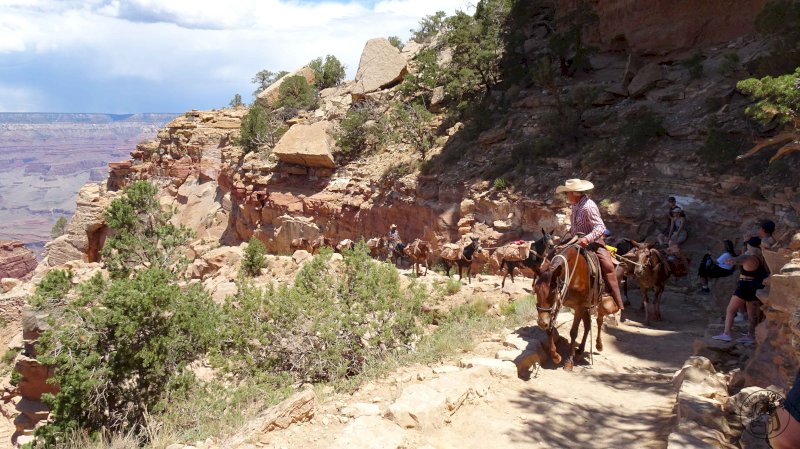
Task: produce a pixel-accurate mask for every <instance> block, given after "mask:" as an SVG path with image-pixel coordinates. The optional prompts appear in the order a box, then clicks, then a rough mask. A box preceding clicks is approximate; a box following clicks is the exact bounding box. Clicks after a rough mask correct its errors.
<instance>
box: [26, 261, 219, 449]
mask: <svg viewBox="0 0 800 449" xmlns="http://www.w3.org/2000/svg"><path fill="white" fill-rule="evenodd" d="M176 281H177V279H176V277H175V276H174V275H173V274H172V273H170V272H169V271H167V270H163V269H153V268H151V269H145V270H143V271H138V272H136V273H134V274H133V275H132V276H131V277H130V278H122V279H118V280H115V281H113V282H111V283H110V284H107V283H106V282H105V281H103V280H102V277H100V276H99V275H98V276H96V277H95V278H93V280H92V281H90V282H89V283H88V284H87V285H86V286H85V287H83V288H81V296H80V298H79V299H77V300H75V301H73V302H71V303H70V304H68V305H67V306H66V307H65V309H64V310H63V311H62V312H61V313H60V314H57V315H53V316H51V318H50V321H49V325H50V328H49V329H48V330H46V331H45V332H44V333H43V334H42V336H41V338H40V339H39V342H38V353H39V361H40V362H41V363H43V364H45V365H53V366H55V367H56V369H55V374H54V377H53V379H54V381H55V382H57V383H58V384H59V385H60V387H61V389H60V392H59V393H58V394H56V395H45V396H44V397H43V400H44V401H45V402H46V403H47V404H48V405H49V406H50V407H51V415H50V417H51V419H52V420H53V421H52V422H50V423H48V424H47V425H46V426H44V427H42V428H40V429H38V430H37V431H36V435H37V436H39V437H41V438H43V440H44V442H45V443H46V445H52V444H54V443H57V442H59V441H63V439H64V437H65V436H66V435H69V434H70V433H71V432H72V431H80V432H87V433H89V434H92V433H95V432H99V431H101V430H103V431H104V432H110V433H114V432H119V433H127V432H131V433H133V434H134V435H142V436H144V432H143V428H144V426H145V424H146V417H147V415H148V414H152V413H156V412H158V411H160V410H161V409H163V407H164V405H165V403H164V402H163V401H164V400H165V399H166V398H167V396H168V394H169V393H170V392H172V391H177V390H181V389H184V388H187V387H188V385H190V384H191V380H192V376H191V373H190V372H187V371H185V369H184V368H185V367H186V365H187V364H188V363H189V362H191V361H193V360H195V359H196V358H197V357H199V356H201V355H202V354H204V353H205V352H206V351H207V350H208V348H209V347H210V345H211V343H212V342H214V341H216V339H217V338H216V335H215V333H216V329H218V320H217V318H216V317H217V315H218V312H217V311H216V306H215V305H214V303H213V301H211V298H210V297H209V296H208V294H207V293H205V291H203V288H202V286H201V285H199V284H192V285H189V286H186V287H185V288H183V289H182V288H181V287H180V286H178V284H177V282H176Z"/></svg>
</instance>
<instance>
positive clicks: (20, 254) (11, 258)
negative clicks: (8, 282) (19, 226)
mask: <svg viewBox="0 0 800 449" xmlns="http://www.w3.org/2000/svg"><path fill="white" fill-rule="evenodd" d="M34 268H36V257H35V256H34V254H33V251H31V250H29V249H28V248H26V247H25V245H23V243H22V242H21V241H19V240H2V241H0V278H15V279H25V278H27V277H28V274H29V273H30V272H31V271H33V270H34Z"/></svg>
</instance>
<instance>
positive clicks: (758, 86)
mask: <svg viewBox="0 0 800 449" xmlns="http://www.w3.org/2000/svg"><path fill="white" fill-rule="evenodd" d="M736 87H737V88H738V89H739V90H740V91H742V93H743V94H745V95H747V96H750V97H753V99H755V100H756V103H755V104H753V105H751V106H748V107H747V109H745V112H746V113H747V114H748V115H749V116H751V117H753V118H754V119H756V120H758V121H759V122H761V123H763V124H766V123H769V122H771V121H772V120H773V119H777V120H778V121H779V122H781V123H784V124H787V123H790V122H791V121H792V120H793V119H794V118H795V117H798V116H800V67H798V68H796V69H795V71H794V73H790V74H786V75H782V76H778V77H771V76H765V77H763V78H761V79H755V78H750V79H746V80H743V81H739V83H737V84H736Z"/></svg>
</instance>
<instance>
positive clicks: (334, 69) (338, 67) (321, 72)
mask: <svg viewBox="0 0 800 449" xmlns="http://www.w3.org/2000/svg"><path fill="white" fill-rule="evenodd" d="M308 66H309V67H310V68H311V70H312V71H314V84H315V85H316V86H317V89H326V88H328V87H333V86H338V85H339V84H341V83H342V80H344V76H345V67H344V64H342V63H341V61H339V60H338V59H336V56H333V55H327V56H325V62H323V61H322V58H316V59H314V60H312V61H311V62H310V63H309V64H308Z"/></svg>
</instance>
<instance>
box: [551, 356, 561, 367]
mask: <svg viewBox="0 0 800 449" xmlns="http://www.w3.org/2000/svg"><path fill="white" fill-rule="evenodd" d="M552 357H553V363H555V364H556V365H558V364H559V363H561V356H560V355H558V354H555V355H553V356H552Z"/></svg>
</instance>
